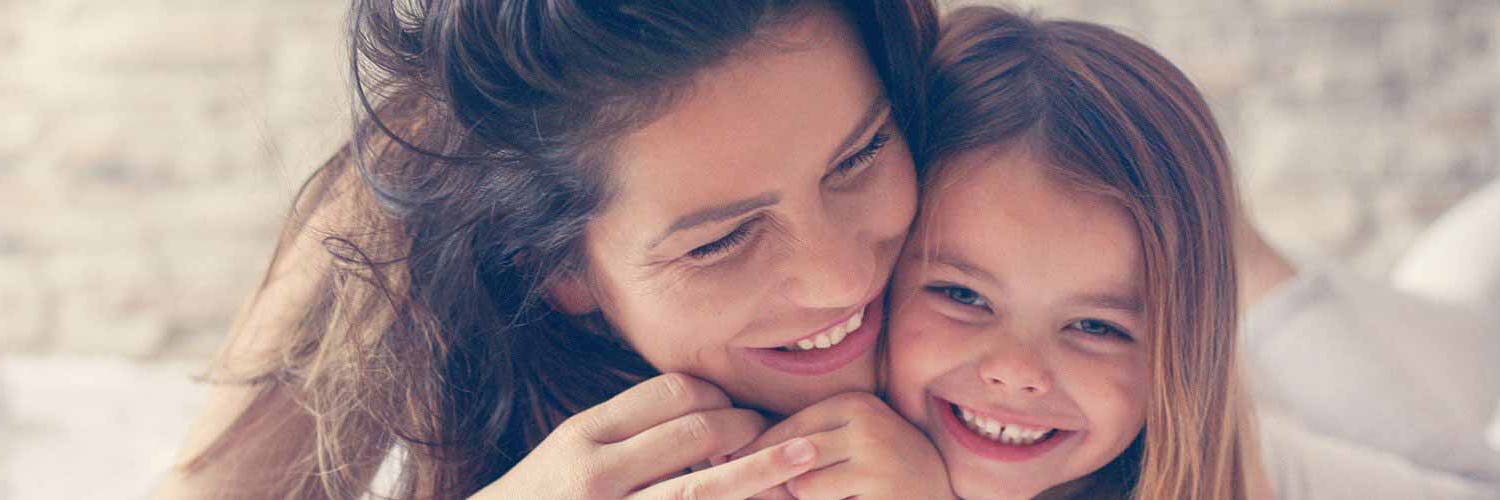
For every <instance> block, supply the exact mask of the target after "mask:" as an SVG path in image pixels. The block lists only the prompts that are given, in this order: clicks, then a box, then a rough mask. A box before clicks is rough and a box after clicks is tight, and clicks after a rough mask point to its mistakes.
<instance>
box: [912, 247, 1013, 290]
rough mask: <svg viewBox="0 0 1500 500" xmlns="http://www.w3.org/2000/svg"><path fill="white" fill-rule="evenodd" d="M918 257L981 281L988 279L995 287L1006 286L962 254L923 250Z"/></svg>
mask: <svg viewBox="0 0 1500 500" xmlns="http://www.w3.org/2000/svg"><path fill="white" fill-rule="evenodd" d="M918 257H919V258H921V259H924V260H926V261H927V262H931V263H934V264H939V265H943V266H948V267H951V268H953V269H955V270H958V271H959V272H962V273H964V274H967V275H969V276H973V277H975V278H978V279H979V280H981V281H986V282H988V283H989V284H990V285H991V286H994V287H995V288H1004V285H1003V284H1001V283H1000V280H999V279H997V278H995V275H993V274H990V272H989V271H985V270H984V269H983V268H981V267H979V266H976V265H974V264H972V263H970V262H969V261H968V260H966V259H964V258H963V256H962V255H957V254H953V253H950V252H946V251H938V252H934V253H927V252H922V253H921V254H919V255H918Z"/></svg>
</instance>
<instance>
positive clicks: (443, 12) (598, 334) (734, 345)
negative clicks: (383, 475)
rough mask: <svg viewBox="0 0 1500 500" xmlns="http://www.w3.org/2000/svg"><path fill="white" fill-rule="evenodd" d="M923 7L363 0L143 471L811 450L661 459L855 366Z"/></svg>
mask: <svg viewBox="0 0 1500 500" xmlns="http://www.w3.org/2000/svg"><path fill="white" fill-rule="evenodd" d="M935 18H936V15H935V10H934V8H933V6H932V5H931V4H930V3H928V2H918V1H903V2H898V1H876V2H839V3H821V2H820V3H806V2H777V1H763V2H750V1H741V0H735V1H712V2H710V1H695V2H683V3H677V2H655V1H636V2H625V3H621V4H611V5H609V6H595V5H591V4H581V3H579V4H575V3H573V2H565V1H553V2H529V1H433V2H426V3H422V4H420V5H411V4H407V3H402V2H389V1H387V2H380V1H374V0H360V1H356V2H354V5H353V7H352V11H351V27H352V28H351V30H352V33H351V35H352V36H351V39H352V40H353V41H354V45H353V49H354V50H353V56H352V64H351V68H352V69H353V70H354V76H355V79H354V81H355V82H356V83H357V85H356V90H357V91H358V92H357V97H358V99H359V103H360V109H361V111H362V112H363V118H362V119H361V120H360V121H359V126H358V128H357V131H356V135H355V136H354V138H353V140H352V141H351V142H350V143H349V145H348V146H347V147H345V148H344V149H343V150H342V151H341V152H340V153H339V154H338V155H336V156H335V157H334V158H333V159H332V160H330V161H329V162H328V163H327V164H326V165H325V166H324V167H323V168H322V169H320V171H319V172H318V173H317V174H315V175H314V176H313V177H312V178H311V179H310V180H309V182H308V184H307V185H306V187H305V188H304V190H303V192H302V194H301V195H300V196H299V198H298V202H297V205H296V208H295V210H294V217H293V218H292V220H291V221H290V222H289V224H288V226H287V229H286V232H285V234H284V236H283V239H282V243H281V245H280V246H279V248H278V251H277V255H276V258H275V259H274V260H273V262H272V265H271V269H270V270H269V271H268V274H267V277H266V280H265V282H264V283H263V285H262V287H261V289H260V290H259V292H258V293H257V297H256V298H255V299H253V300H252V301H251V303H250V305H249V306H248V307H247V309H246V310H245V311H243V312H242V314H241V316H240V319H239V321H237V323H236V325H235V335H234V339H233V340H232V341H231V343H230V344H229V345H228V346H227V347H226V349H225V351H224V355H223V356H222V358H221V360H220V362H219V363H218V364H217V366H216V368H215V376H216V378H218V379H219V380H222V381H226V382H240V383H241V384H238V385H235V384H226V385H221V386H219V387H218V388H216V389H215V391H216V392H215V394H214V395H213V396H212V400H211V403H210V408H209V409H208V411H207V412H206V413H205V415H204V416H203V417H202V418H201V421H200V425H199V426H198V429H196V430H195V432H194V434H193V437H192V438H191V442H190V444H189V446H188V448H187V452H188V453H189V455H190V457H191V460H190V461H189V462H187V463H186V464H185V465H184V466H183V467H181V468H180V470H179V471H178V474H177V475H176V476H175V477H174V478H172V480H171V481H169V484H167V485H166V486H165V487H164V488H163V490H162V493H161V496H164V497H174V496H190V497H202V496H210V495H221V496H243V497H248V498H273V497H274V498H280V497H298V498H302V497H314V498H351V497H357V496H359V495H361V494H363V493H364V492H365V491H366V490H367V485H368V483H369V478H370V477H371V475H373V473H374V471H375V468H376V466H377V465H378V464H379V463H380V462H381V460H382V458H383V457H384V456H385V455H386V453H387V452H388V450H390V449H392V447H393V446H395V445H401V446H402V447H404V448H405V449H407V450H409V453H408V457H409V458H408V459H407V460H405V461H404V462H403V478H404V479H405V480H404V481H402V482H401V486H400V488H399V490H398V491H397V492H396V496H397V497H400V498H411V497H416V496H422V497H441V498H451V497H465V496H469V495H472V494H475V493H476V492H479V493H480V495H479V496H490V497H494V498H500V497H504V496H505V495H507V494H510V495H515V494H519V493H526V494H528V496H529V497H535V496H538V495H540V494H542V493H547V494H555V495H556V496H559V497H588V498H605V497H615V498H618V497H624V496H627V495H632V494H637V495H640V496H643V497H651V496H671V495H677V494H681V493H683V492H692V493H695V494H706V495H709V496H719V495H722V496H748V495H749V494H751V493H754V492H756V491H760V490H761V489H764V488H766V487H769V486H773V485H776V484H779V483H780V482H782V481H784V480H786V479H787V478H789V477H792V476H795V475H796V474H798V473H800V472H803V471H806V470H808V468H809V467H811V466H812V465H811V461H810V460H809V458H810V457H809V453H816V452H817V450H811V451H810V450H808V449H807V443H806V442H805V440H793V441H790V442H788V443H787V444H786V445H783V446H780V447H776V448H773V449H770V450H768V451H767V452H765V453H762V454H757V455H755V456H752V457H748V458H747V459H745V460H737V461H735V462H734V463H732V464H729V465H726V466H721V467H714V468H711V469H707V470H703V471H699V472H695V473H691V474H680V473H681V472H682V471H683V469H684V468H685V467H689V466H692V465H694V464H698V463H701V462H704V461H706V460H708V459H711V458H713V457H716V456H720V455H723V454H727V453H729V452H731V451H734V450H735V449H737V448H739V447H740V446H742V445H744V444H745V443H748V442H749V441H750V440H751V439H753V438H754V437H755V435H756V434H757V433H759V431H760V430H762V428H763V427H764V425H765V423H764V421H763V419H762V417H761V415H760V414H759V413H758V412H756V411H752V410H744V409H735V408H732V407H730V405H729V401H730V400H733V401H735V402H736V403H737V404H739V405H742V406H748V407H751V408H754V409H756V410H760V411H764V412H768V413H778V414H785V413H790V412H793V411H796V410H798V409H800V408H802V407H804V406H806V405H808V404H810V403H812V402H815V401H819V400H823V399H825V398H827V397H829V396H832V395H834V394H837V393H841V392H845V391H850V390H870V389H872V388H873V387H874V367H875V360H876V353H875V352H874V351H875V349H874V346H875V344H876V342H875V341H876V340H877V339H876V337H877V335H878V326H879V325H880V323H881V318H882V313H881V304H882V302H883V297H884V289H885V283H886V281H887V278H888V276H889V273H890V270H891V268H892V266H893V265H894V261H895V258H896V253H897V252H898V250H899V248H900V245H901V243H902V241H903V240H904V237H905V235H906V231H907V228H908V226H909V224H910V223H911V220H912V217H913V215H914V211H915V197H916V187H915V181H914V179H915V175H916V171H915V168H914V166H913V165H912V162H911V158H910V154H909V152H908V147H907V145H906V141H907V140H908V139H909V140H912V141H916V140H919V139H920V133H919V131H918V130H916V129H915V128H914V124H919V123H921V111H920V107H919V106H917V105H916V103H917V102H919V101H920V96H921V95H922V88H921V84H920V82H921V79H920V78H919V75H920V67H921V64H922V60H923V58H924V57H925V53H926V51H927V50H928V48H929V47H930V46H931V43H932V41H933V39H934V35H935V31H936V26H935ZM658 372H681V373H686V374H690V375H692V376H682V375H668V376H662V377H656V378H651V377H652V375H654V374H656V373H658ZM648 379H649V380H648ZM642 381H645V382H642ZM705 381H706V382H705ZM611 398H613V399H611ZM606 400H608V402H606ZM601 403H602V404H601ZM683 436H688V437H691V438H693V439H690V440H688V441H686V443H685V444H684V442H683V441H682V440H681V438H682V437H683ZM501 476H504V478H503V480H500V481H498V482H496V481H495V480H496V479H497V478H501ZM492 483H493V484H492ZM481 490H483V491H481Z"/></svg>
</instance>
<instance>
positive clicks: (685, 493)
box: [626, 439, 819, 500]
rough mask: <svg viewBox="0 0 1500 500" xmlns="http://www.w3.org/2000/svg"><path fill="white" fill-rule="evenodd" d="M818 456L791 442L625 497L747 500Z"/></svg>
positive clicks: (812, 449) (809, 447)
mask: <svg viewBox="0 0 1500 500" xmlns="http://www.w3.org/2000/svg"><path fill="white" fill-rule="evenodd" d="M818 456H819V450H818V448H817V447H816V446H815V445H814V444H813V443H812V442H811V441H809V440H807V439H793V440H791V441H788V442H786V443H783V444H780V445H777V446H773V447H771V448H768V449H765V450H761V451H759V452H757V453H754V454H752V455H750V456H747V457H744V458H741V459H739V460H735V461H732V462H729V463H726V464H724V465H720V466H718V467H711V468H708V469H704V470H701V471H698V472H694V473H692V474H688V475H684V476H681V477H677V478H673V479H670V480H667V481H663V482H660V483H657V484H655V485H652V486H651V487H649V488H646V489H644V490H641V491H640V492H638V493H636V494H634V495H630V496H629V497H626V498H627V499H629V500H680V499H685V498H693V499H699V498H715V499H717V498H724V499H744V498H749V497H750V496H751V495H755V494H756V493H759V492H761V491H765V490H767V489H770V488H771V487H773V486H776V485H778V484H781V483H784V482H786V481H787V480H788V479H791V478H794V477H797V475H798V474H802V473H805V472H807V471H808V470H811V469H812V467H813V466H814V465H815V464H816V463H817V462H818Z"/></svg>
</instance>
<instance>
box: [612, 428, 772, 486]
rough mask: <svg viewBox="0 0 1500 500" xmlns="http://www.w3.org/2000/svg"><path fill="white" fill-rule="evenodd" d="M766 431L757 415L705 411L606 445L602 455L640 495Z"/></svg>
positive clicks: (741, 445) (739, 446)
mask: <svg viewBox="0 0 1500 500" xmlns="http://www.w3.org/2000/svg"><path fill="white" fill-rule="evenodd" d="M765 428H766V420H765V417H762V416H761V415H760V414H759V413H756V412H755V411H752V410H745V409H739V408H726V409H719V410H708V411H700V412H696V413H691V414H688V415H683V416H681V417H677V418H675V419H672V420H670V421H667V422H666V423H663V424H661V425H658V426H656V427H652V428H650V429H647V430H646V431H645V432H642V433H640V434H636V435H635V436H633V437H631V438H629V439H626V440H624V441H620V442H617V443H614V444H608V445H604V446H603V447H601V448H600V450H599V451H600V453H601V454H602V456H603V457H605V462H606V463H608V464H610V465H608V466H606V469H608V470H614V471H617V472H616V474H619V475H620V476H619V477H622V478H630V481H631V485H630V488H629V489H631V490H634V489H636V488H640V487H642V486H645V485H648V484H651V483H653V482H655V481H658V480H660V479H662V478H664V477H670V476H673V475H676V474H680V473H682V471H683V469H686V468H688V467H692V466H693V465H695V464H699V463H703V462H706V461H708V460H709V459H710V458H711V457H715V456H720V455H725V454H728V453H729V452H732V451H734V450H738V449H740V448H742V447H744V446H745V443H749V442H750V440H752V439H755V436H758V435H760V432H761V430H763V429H765ZM725 465H728V464H725ZM720 467H723V466H720Z"/></svg>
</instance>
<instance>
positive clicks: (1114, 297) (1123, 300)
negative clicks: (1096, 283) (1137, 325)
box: [1068, 291, 1146, 316]
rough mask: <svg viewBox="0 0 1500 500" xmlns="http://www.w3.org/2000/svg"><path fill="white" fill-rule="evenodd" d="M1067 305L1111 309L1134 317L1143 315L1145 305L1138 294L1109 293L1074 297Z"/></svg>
mask: <svg viewBox="0 0 1500 500" xmlns="http://www.w3.org/2000/svg"><path fill="white" fill-rule="evenodd" d="M1068 304H1071V305H1074V306H1083V307H1092V308H1098V309H1113V310H1116V311H1120V312H1123V313H1127V314H1133V315H1136V316H1139V315H1141V314H1144V313H1145V311H1146V306H1145V303H1144V301H1142V300H1141V297H1140V294H1139V293H1135V292H1131V293H1119V292H1115V291H1110V292H1104V293H1086V294H1081V295H1075V296H1073V297H1072V298H1070V299H1068Z"/></svg>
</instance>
